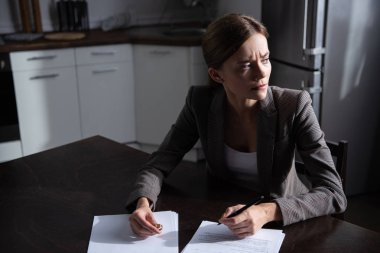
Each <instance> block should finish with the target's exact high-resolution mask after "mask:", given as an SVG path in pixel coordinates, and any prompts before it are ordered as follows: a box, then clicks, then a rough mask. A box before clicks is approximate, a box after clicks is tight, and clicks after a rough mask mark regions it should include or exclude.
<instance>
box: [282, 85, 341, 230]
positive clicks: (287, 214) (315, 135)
mask: <svg viewBox="0 0 380 253" xmlns="http://www.w3.org/2000/svg"><path fill="white" fill-rule="evenodd" d="M292 128H293V129H292V134H293V136H294V137H295V142H296V146H297V150H298V152H299V154H300V156H301V158H302V160H303V162H304V163H305V168H306V170H307V178H308V180H309V181H310V183H311V188H310V190H309V191H308V192H306V193H303V194H299V195H296V196H284V197H282V198H278V199H276V200H275V201H276V202H277V203H278V205H279V207H280V209H281V212H282V216H283V224H284V225H288V224H292V223H295V222H298V221H302V220H306V219H309V218H313V217H317V216H322V215H328V214H333V213H341V212H343V211H344V210H345V209H346V206H347V199H346V196H345V194H344V192H343V188H342V182H341V179H340V177H339V174H338V173H337V171H336V169H335V165H334V162H333V159H332V157H331V153H330V150H329V148H328V147H327V144H326V141H325V139H324V133H323V132H322V130H321V129H320V126H319V123H318V120H317V118H316V116H315V114H314V111H313V108H312V106H311V98H310V96H309V94H308V93H307V92H305V91H303V92H301V93H300V95H299V96H298V102H297V106H296V113H295V116H294V120H293V127H292Z"/></svg>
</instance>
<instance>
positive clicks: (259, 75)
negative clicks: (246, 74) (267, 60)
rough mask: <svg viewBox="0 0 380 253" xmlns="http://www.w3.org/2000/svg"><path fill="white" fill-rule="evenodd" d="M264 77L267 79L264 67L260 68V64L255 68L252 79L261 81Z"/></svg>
mask: <svg viewBox="0 0 380 253" xmlns="http://www.w3.org/2000/svg"><path fill="white" fill-rule="evenodd" d="M263 77H265V71H264V69H263V67H262V66H260V65H259V64H257V65H256V66H255V68H254V71H253V73H252V79H253V80H254V81H259V80H260V79H262V78H263Z"/></svg>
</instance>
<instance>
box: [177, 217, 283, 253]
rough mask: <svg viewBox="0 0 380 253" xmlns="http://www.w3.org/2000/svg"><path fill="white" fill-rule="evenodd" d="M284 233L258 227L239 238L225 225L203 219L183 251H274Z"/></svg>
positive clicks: (212, 252)
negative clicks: (251, 233)
mask: <svg viewBox="0 0 380 253" xmlns="http://www.w3.org/2000/svg"><path fill="white" fill-rule="evenodd" d="M284 237H285V234H284V233H282V231H281V230H275V229H260V230H259V231H258V232H257V233H256V234H255V235H253V236H249V237H245V238H243V239H240V238H238V237H236V236H235V235H233V234H232V232H231V231H230V230H229V229H228V227H226V226H225V225H218V224H217V223H215V222H209V221H203V222H202V223H201V225H200V226H199V228H198V230H197V231H196V233H195V235H194V236H193V238H192V239H191V241H190V242H189V243H188V244H187V245H186V247H185V249H184V250H183V251H182V252H183V253H194V252H196V253H199V252H207V253H220V252H239V253H252V252H257V253H264V252H265V253H276V252H279V251H280V247H281V244H282V241H283V240H284Z"/></svg>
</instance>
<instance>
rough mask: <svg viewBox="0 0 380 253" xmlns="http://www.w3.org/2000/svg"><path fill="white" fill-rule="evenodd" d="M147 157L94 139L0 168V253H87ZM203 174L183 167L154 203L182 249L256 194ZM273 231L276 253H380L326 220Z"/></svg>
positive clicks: (352, 228) (366, 234) (377, 237)
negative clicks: (205, 224)
mask: <svg viewBox="0 0 380 253" xmlns="http://www.w3.org/2000/svg"><path fill="white" fill-rule="evenodd" d="M147 157H148V155H147V154H146V153H143V152H141V151H138V150H135V149H132V148H130V147H127V146H125V145H122V144H118V143H115V142H113V141H111V140H108V139H105V138H103V137H99V136H97V137H92V138H89V139H85V140H82V141H79V142H75V143H72V144H68V145H65V146H61V147H59V148H55V149H51V150H48V151H44V152H41V153H38V154H34V155H30V156H26V157H23V158H20V159H16V160H13V161H10V162H7V163H3V164H0V252H4V253H5V252H6V253H8V252H17V253H19V252H31V253H33V252H39V253H43V252H50V253H51V252H79V253H80V252H87V247H88V242H89V238H90V234H91V227H92V220H93V216H94V215H105V214H122V213H126V210H125V206H124V204H125V201H126V199H127V196H128V192H130V190H131V187H132V185H133V182H134V179H135V176H136V173H137V171H138V169H139V167H140V166H141V165H142V164H143V163H144V162H145V161H146V159H147ZM203 167H204V166H202V165H201V164H200V165H199V166H193V165H192V166H190V165H189V164H188V163H186V162H183V163H182V164H181V165H180V166H178V168H177V169H176V170H175V171H174V172H173V173H172V174H171V175H170V176H169V178H168V179H167V180H166V182H165V184H164V186H163V190H162V193H161V195H160V197H159V201H158V203H157V210H173V211H176V212H178V214H179V249H180V250H182V249H183V248H184V246H185V245H186V244H187V243H188V242H189V240H190V239H191V237H192V235H193V234H194V232H195V231H196V229H197V228H198V226H199V224H200V223H201V221H202V220H212V221H215V220H216V219H217V218H218V217H219V216H220V215H221V213H222V212H223V211H224V209H225V208H226V207H227V206H228V205H231V204H237V203H245V202H246V201H248V200H249V198H250V197H252V195H253V194H254V193H251V192H247V191H245V190H242V189H236V188H234V187H232V186H230V185H224V184H214V183H213V182H210V180H208V179H207V173H206V171H205V169H204V168H203ZM274 226H275V227H276V226H279V225H276V224H274ZM278 228H280V229H283V231H284V232H285V234H286V236H285V240H284V242H283V244H282V247H281V250H280V252H334V253H335V252H380V234H379V233H376V232H373V231H370V230H367V229H364V228H361V227H359V226H356V225H354V224H351V223H348V222H345V221H341V220H338V219H335V218H333V217H330V216H324V217H319V218H314V219H310V220H308V221H304V222H299V223H296V224H293V225H290V226H286V227H282V228H281V227H278Z"/></svg>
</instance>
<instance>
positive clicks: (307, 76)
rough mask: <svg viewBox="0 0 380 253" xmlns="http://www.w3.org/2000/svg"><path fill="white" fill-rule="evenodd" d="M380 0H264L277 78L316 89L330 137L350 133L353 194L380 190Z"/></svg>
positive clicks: (318, 106) (350, 190) (273, 78)
mask: <svg viewBox="0 0 380 253" xmlns="http://www.w3.org/2000/svg"><path fill="white" fill-rule="evenodd" d="M379 16H380V1H377V0H361V1H358V0H330V1H328V0H263V1H262V22H263V23H264V25H265V26H266V27H267V28H268V32H269V38H268V46H269V50H270V59H271V63H272V75H271V79H270V85H276V86H280V87H285V88H292V89H302V90H306V91H308V92H309V93H310V96H311V98H312V101H313V109H314V111H315V113H316V115H317V117H318V119H319V121H320V125H321V128H322V130H323V131H324V133H325V138H326V139H329V140H332V141H339V140H347V141H348V142H349V147H348V161H347V179H346V193H347V195H356V194H361V193H367V192H374V191H376V192H378V191H380V186H379V185H380V184H379V182H380V162H379V161H380V148H379V146H380V145H379V144H378V143H380V80H379V79H380V78H379V77H380V73H379V70H380V69H379V67H378V66H379V64H378V56H379V55H380V50H379V48H380V47H379V45H380V36H379V34H380V33H379V32H378V31H377V30H378V29H377V27H376V26H377V24H379V23H380V18H379Z"/></svg>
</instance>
